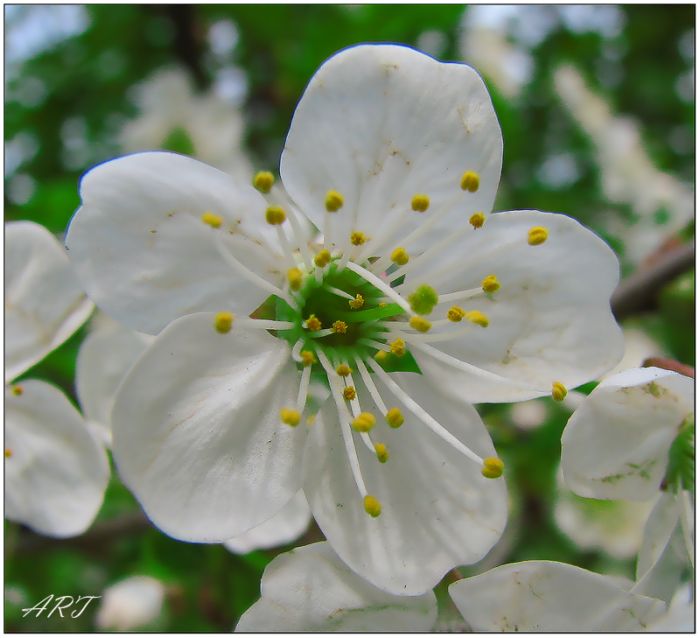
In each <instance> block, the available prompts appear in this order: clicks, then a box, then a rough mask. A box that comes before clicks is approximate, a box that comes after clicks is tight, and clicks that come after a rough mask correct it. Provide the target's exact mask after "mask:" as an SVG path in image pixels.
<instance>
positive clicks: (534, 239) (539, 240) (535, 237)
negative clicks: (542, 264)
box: [527, 226, 549, 246]
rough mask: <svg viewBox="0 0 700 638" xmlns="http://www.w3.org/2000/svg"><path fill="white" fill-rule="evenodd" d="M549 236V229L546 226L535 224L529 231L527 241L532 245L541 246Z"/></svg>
mask: <svg viewBox="0 0 700 638" xmlns="http://www.w3.org/2000/svg"><path fill="white" fill-rule="evenodd" d="M547 237H549V231H548V230H547V229H546V228H545V227H544V226H533V227H532V228H531V229H530V230H528V231H527V243H528V244H530V246H539V245H540V244H544V242H546V241H547Z"/></svg>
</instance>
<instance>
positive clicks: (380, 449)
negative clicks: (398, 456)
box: [374, 443, 389, 463]
mask: <svg viewBox="0 0 700 638" xmlns="http://www.w3.org/2000/svg"><path fill="white" fill-rule="evenodd" d="M374 451H375V452H376V453H377V459H378V460H379V462H380V463H386V462H387V461H388V460H389V450H388V449H387V447H386V445H384V443H375V444H374Z"/></svg>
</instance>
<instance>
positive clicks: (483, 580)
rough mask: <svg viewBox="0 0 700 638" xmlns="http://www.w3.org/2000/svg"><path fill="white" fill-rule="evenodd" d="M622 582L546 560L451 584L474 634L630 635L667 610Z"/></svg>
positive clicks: (454, 599)
mask: <svg viewBox="0 0 700 638" xmlns="http://www.w3.org/2000/svg"><path fill="white" fill-rule="evenodd" d="M630 587H631V583H625V582H623V579H619V578H615V577H611V576H603V575H601V574H596V573H594V572H590V571H587V570H585V569H581V568H580V567H574V566H573V565H567V564H566V563H556V562H550V561H526V562H523V563H513V564H509V565H501V566H500V567H496V568H495V569H492V570H491V571H488V572H485V573H483V574H479V575H478V576H474V577H473V578H465V579H463V580H460V581H457V582H456V583H453V584H452V585H450V589H449V591H450V596H451V597H452V600H453V601H454V602H455V604H456V605H457V608H458V609H459V611H460V613H461V614H462V616H464V619H465V620H466V621H467V623H469V625H470V626H471V628H472V630H473V631H476V632H485V631H500V632H523V631H524V632H534V631H536V632H571V631H577V632H589V633H590V632H599V631H610V632H618V631H627V632H634V631H640V630H643V629H645V628H647V627H648V626H649V624H650V622H651V621H652V620H654V619H656V618H658V617H660V616H661V615H662V614H663V613H664V612H665V610H666V606H665V605H664V603H663V601H661V600H656V599H654V598H649V597H647V596H642V595H639V594H638V593H634V591H630Z"/></svg>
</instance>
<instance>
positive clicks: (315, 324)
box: [306, 315, 323, 332]
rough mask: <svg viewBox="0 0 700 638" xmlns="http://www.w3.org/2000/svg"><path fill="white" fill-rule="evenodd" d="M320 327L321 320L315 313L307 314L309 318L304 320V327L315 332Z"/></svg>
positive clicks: (321, 326)
mask: <svg viewBox="0 0 700 638" xmlns="http://www.w3.org/2000/svg"><path fill="white" fill-rule="evenodd" d="M321 328H323V325H322V324H321V320H320V319H319V318H318V317H317V316H316V315H309V318H308V319H307V320H306V329H307V330H311V332H317V331H318V330H320V329H321Z"/></svg>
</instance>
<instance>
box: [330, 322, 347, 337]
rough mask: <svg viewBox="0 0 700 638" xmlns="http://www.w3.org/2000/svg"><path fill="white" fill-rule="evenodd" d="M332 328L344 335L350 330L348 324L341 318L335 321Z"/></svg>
mask: <svg viewBox="0 0 700 638" xmlns="http://www.w3.org/2000/svg"><path fill="white" fill-rule="evenodd" d="M332 330H333V332H335V333H336V334H339V335H344V334H345V333H346V332H347V331H348V324H347V323H345V322H344V321H340V320H338V321H334V322H333V327H332Z"/></svg>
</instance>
